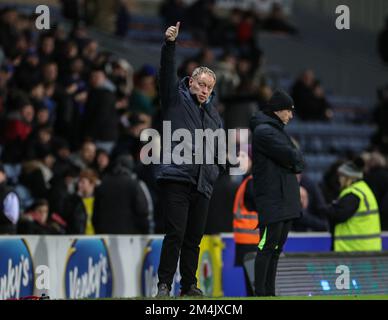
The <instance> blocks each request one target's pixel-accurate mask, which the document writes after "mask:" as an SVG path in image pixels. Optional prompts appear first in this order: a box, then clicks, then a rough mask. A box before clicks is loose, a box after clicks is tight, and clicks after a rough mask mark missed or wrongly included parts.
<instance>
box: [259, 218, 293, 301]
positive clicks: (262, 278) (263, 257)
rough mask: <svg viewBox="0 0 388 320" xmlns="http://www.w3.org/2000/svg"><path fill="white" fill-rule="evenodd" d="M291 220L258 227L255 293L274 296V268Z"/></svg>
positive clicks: (275, 268)
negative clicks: (258, 239) (258, 241)
mask: <svg viewBox="0 0 388 320" xmlns="http://www.w3.org/2000/svg"><path fill="white" fill-rule="evenodd" d="M291 226H292V221H291V220H289V221H281V222H276V223H273V224H269V225H267V226H262V227H260V239H261V241H260V243H259V247H258V249H257V255H256V259H255V295H256V296H275V280H276V270H277V267H278V261H279V256H280V253H281V252H282V251H283V246H284V244H285V242H286V240H287V236H288V232H289V231H290V229H291Z"/></svg>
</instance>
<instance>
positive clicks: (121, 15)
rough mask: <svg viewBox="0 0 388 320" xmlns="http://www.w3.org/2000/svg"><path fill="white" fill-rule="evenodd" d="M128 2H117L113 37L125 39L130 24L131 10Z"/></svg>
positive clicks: (122, 0)
mask: <svg viewBox="0 0 388 320" xmlns="http://www.w3.org/2000/svg"><path fill="white" fill-rule="evenodd" d="M130 9H131V8H130V5H129V3H128V1H125V0H119V1H118V7H117V13H116V27H115V35H116V36H119V37H125V36H126V35H127V34H128V29H129V26H130V23H131V10H130Z"/></svg>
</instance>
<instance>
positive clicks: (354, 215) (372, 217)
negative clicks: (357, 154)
mask: <svg viewBox="0 0 388 320" xmlns="http://www.w3.org/2000/svg"><path fill="white" fill-rule="evenodd" d="M363 165H364V164H363V162H362V160H359V159H357V160H356V161H349V162H345V163H344V164H342V165H341V166H339V168H338V170H337V173H338V176H339V184H340V188H341V192H340V195H339V197H338V199H337V200H335V201H333V202H332V204H330V205H329V206H326V207H324V208H322V209H321V212H323V213H325V214H326V215H327V217H328V218H329V221H330V223H331V229H332V236H333V250H334V251H335V252H353V251H381V250H382V243H381V226H380V215H379V206H378V203H377V200H376V197H375V195H374V193H373V191H372V189H371V188H370V187H369V186H368V184H367V183H366V182H365V180H364V175H363Z"/></svg>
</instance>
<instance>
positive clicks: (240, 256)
mask: <svg viewBox="0 0 388 320" xmlns="http://www.w3.org/2000/svg"><path fill="white" fill-rule="evenodd" d="M235 248H236V252H235V258H234V265H235V266H241V267H243V266H244V257H245V255H246V254H248V253H250V252H256V251H257V243H256V244H241V243H236V247H235ZM243 269H244V280H245V288H246V289H247V296H248V297H252V296H254V292H253V290H252V285H251V281H250V280H249V276H248V274H247V271H246V270H245V268H243Z"/></svg>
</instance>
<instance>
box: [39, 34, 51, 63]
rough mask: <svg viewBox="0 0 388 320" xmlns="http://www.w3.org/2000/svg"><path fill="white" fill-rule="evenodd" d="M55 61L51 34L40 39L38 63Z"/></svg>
mask: <svg viewBox="0 0 388 320" xmlns="http://www.w3.org/2000/svg"><path fill="white" fill-rule="evenodd" d="M54 60H55V39H54V37H53V36H52V35H51V34H46V35H43V36H41V37H40V43H39V61H40V63H41V64H45V63H49V62H51V61H54Z"/></svg>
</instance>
